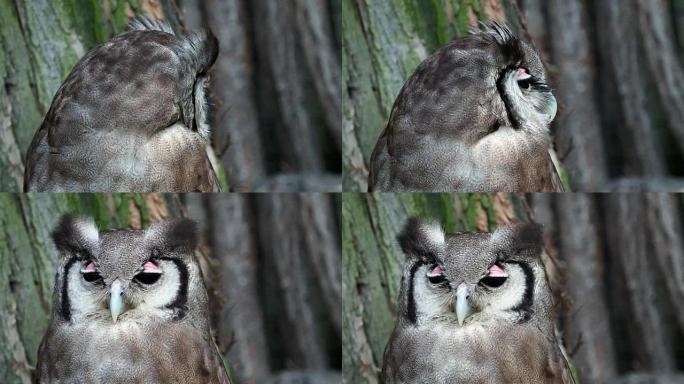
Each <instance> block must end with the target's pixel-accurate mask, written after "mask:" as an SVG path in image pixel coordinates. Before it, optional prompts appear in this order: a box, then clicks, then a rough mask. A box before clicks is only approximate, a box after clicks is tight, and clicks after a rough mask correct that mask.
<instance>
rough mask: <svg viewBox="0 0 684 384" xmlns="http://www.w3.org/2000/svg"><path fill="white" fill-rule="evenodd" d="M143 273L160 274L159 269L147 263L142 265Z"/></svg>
mask: <svg viewBox="0 0 684 384" xmlns="http://www.w3.org/2000/svg"><path fill="white" fill-rule="evenodd" d="M143 271H144V272H147V273H161V268H159V266H158V265H157V264H155V263H153V262H151V261H148V262H146V263H145V264H143Z"/></svg>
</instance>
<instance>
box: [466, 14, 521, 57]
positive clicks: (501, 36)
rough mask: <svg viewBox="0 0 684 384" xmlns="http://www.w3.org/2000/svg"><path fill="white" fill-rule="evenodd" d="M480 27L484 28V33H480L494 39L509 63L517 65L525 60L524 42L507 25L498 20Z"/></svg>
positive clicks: (490, 21)
mask: <svg viewBox="0 0 684 384" xmlns="http://www.w3.org/2000/svg"><path fill="white" fill-rule="evenodd" d="M480 25H481V26H482V28H483V32H480V33H483V34H484V35H485V36H487V37H489V38H490V39H492V40H493V41H494V43H496V44H497V45H498V46H499V49H501V53H502V54H503V56H504V57H506V59H507V60H508V61H509V62H511V63H517V62H519V61H521V60H522V59H523V57H524V56H525V52H524V50H523V48H522V42H521V41H520V39H518V37H517V36H516V35H515V34H514V33H513V31H511V29H510V28H509V27H508V26H507V25H506V24H503V23H500V22H498V21H496V20H486V21H483V22H481V23H480ZM471 33H473V31H471Z"/></svg>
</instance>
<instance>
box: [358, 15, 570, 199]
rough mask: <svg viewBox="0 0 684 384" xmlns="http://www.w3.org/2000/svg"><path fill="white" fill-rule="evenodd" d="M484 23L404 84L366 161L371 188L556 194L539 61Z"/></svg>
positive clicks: (549, 104) (551, 107)
mask: <svg viewBox="0 0 684 384" xmlns="http://www.w3.org/2000/svg"><path fill="white" fill-rule="evenodd" d="M484 25H485V27H486V30H485V31H484V32H478V33H473V34H471V35H469V36H466V37H463V38H460V39H456V40H454V41H453V42H451V43H450V44H448V45H446V46H444V47H442V48H441V49H439V50H438V51H437V52H435V53H434V54H433V55H431V56H430V57H428V58H427V59H425V60H424V61H423V62H422V63H421V64H420V65H419V66H418V68H417V69H416V71H415V72H414V73H413V75H411V77H410V78H409V79H408V81H407V82H406V83H405V84H404V87H403V88H402V89H401V92H400V93H399V96H398V97H397V99H396V101H395V102H394V106H393V108H392V112H391V114H390V117H389V121H388V123H387V127H386V128H385V130H384V131H383V132H382V135H381V136H380V138H379V139H378V141H377V143H376V145H375V149H374V150H373V154H372V156H371V162H370V174H369V179H368V186H369V189H370V190H371V191H373V190H376V191H468V192H474V191H505V192H518V191H520V192H534V191H562V186H561V183H560V179H559V177H558V173H557V171H556V166H555V164H554V160H555V156H553V153H552V152H551V151H550V148H551V136H550V133H549V124H550V122H551V121H552V120H553V118H554V116H555V115H556V99H555V98H554V96H553V93H552V92H551V88H550V87H549V86H548V84H547V82H546V75H545V72H544V67H543V65H542V62H541V60H540V58H539V55H538V54H537V52H536V51H535V50H534V49H533V48H532V47H531V46H530V45H528V44H527V43H525V42H523V41H521V40H520V39H518V38H517V37H516V36H514V35H513V33H512V32H511V31H510V29H508V27H506V26H504V25H501V24H498V23H497V22H494V21H490V22H487V23H485V24H484Z"/></svg>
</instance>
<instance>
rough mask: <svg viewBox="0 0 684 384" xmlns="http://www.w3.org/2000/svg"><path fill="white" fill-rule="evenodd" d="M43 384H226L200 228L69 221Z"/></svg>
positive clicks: (63, 228) (61, 235) (59, 243)
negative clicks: (197, 252)
mask: <svg viewBox="0 0 684 384" xmlns="http://www.w3.org/2000/svg"><path fill="white" fill-rule="evenodd" d="M53 238H54V242H55V245H56V247H57V249H58V251H59V263H58V266H57V273H56V278H55V286H54V294H53V305H52V308H53V309H52V316H51V320H50V323H49V325H48V328H47V331H46V332H45V335H44V336H43V340H42V342H41V344H40V348H39V351H38V364H37V368H36V373H37V378H38V382H40V383H190V384H192V383H197V384H199V383H202V384H205V383H212V384H213V383H221V384H228V383H229V379H228V377H227V375H226V373H225V370H224V367H223V365H222V360H221V357H220V356H219V354H218V351H217V348H216V346H215V344H214V342H213V339H212V335H211V332H210V327H209V321H208V309H207V300H208V299H207V291H206V288H205V286H204V283H203V280H202V275H201V271H200V267H199V264H198V262H197V260H196V258H195V256H194V253H193V250H194V248H195V246H196V243H197V235H196V229H195V224H194V222H192V221H190V220H188V219H177V220H173V221H166V222H161V223H157V224H153V225H152V226H151V227H149V229H147V230H144V231H143V230H110V231H102V232H100V231H98V229H97V228H96V226H95V225H94V224H93V222H92V221H89V220H86V219H81V218H75V217H72V216H65V217H64V218H63V219H62V220H61V222H60V224H59V225H58V226H57V228H56V230H55V231H54V232H53Z"/></svg>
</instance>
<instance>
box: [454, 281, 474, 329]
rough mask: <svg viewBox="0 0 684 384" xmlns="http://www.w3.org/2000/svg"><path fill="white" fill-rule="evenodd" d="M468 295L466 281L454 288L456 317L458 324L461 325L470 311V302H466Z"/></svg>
mask: <svg viewBox="0 0 684 384" xmlns="http://www.w3.org/2000/svg"><path fill="white" fill-rule="evenodd" d="M469 296H470V291H469V290H468V286H467V285H466V283H461V284H460V285H459V286H458V287H457V288H456V318H457V319H458V325H459V326H462V325H463V322H464V321H465V319H466V318H467V317H468V316H469V315H470V313H471V309H470V304H469V303H468V297H469Z"/></svg>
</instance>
